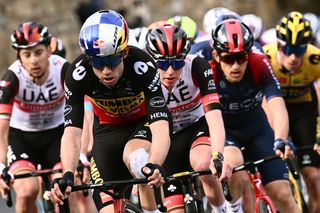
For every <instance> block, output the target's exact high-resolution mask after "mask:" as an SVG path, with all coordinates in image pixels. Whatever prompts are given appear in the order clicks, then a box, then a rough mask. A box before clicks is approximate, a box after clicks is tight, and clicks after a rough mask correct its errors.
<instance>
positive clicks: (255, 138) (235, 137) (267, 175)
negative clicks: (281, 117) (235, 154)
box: [225, 119, 289, 185]
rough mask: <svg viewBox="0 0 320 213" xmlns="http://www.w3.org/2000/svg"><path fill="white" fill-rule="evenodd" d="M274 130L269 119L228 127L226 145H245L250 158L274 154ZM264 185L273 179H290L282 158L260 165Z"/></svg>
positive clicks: (239, 146)
mask: <svg viewBox="0 0 320 213" xmlns="http://www.w3.org/2000/svg"><path fill="white" fill-rule="evenodd" d="M273 143H274V132H273V130H272V129H271V127H270V125H269V123H268V120H267V119H260V120H259V121H258V122H252V123H251V124H249V125H245V126H242V127H237V128H228V127H226V144H225V146H236V147H238V148H239V149H241V147H245V149H246V156H245V157H246V158H247V159H248V160H254V161H256V160H259V159H262V158H265V157H267V156H271V155H274V154H275V153H274V151H273ZM258 170H259V172H260V173H261V175H262V183H263V184H264V185H266V184H268V183H269V182H271V181H275V180H281V179H288V178H289V176H288V169H287V168H286V166H285V163H284V162H283V161H282V160H281V159H276V160H273V161H269V162H266V163H263V164H261V165H259V166H258Z"/></svg>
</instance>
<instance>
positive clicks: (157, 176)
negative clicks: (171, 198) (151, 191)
mask: <svg viewBox="0 0 320 213" xmlns="http://www.w3.org/2000/svg"><path fill="white" fill-rule="evenodd" d="M141 172H142V174H144V176H146V177H147V178H148V181H149V182H148V186H149V187H150V188H152V187H153V185H162V184H164V182H165V181H164V177H165V176H166V172H165V170H164V169H163V168H162V167H161V166H160V165H158V164H153V163H147V164H146V165H145V166H144V167H142V169H141Z"/></svg>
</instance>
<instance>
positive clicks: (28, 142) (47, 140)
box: [7, 125, 64, 169]
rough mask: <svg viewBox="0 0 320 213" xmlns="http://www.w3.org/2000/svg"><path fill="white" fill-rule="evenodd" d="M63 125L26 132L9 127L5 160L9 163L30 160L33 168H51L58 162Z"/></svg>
mask: <svg viewBox="0 0 320 213" xmlns="http://www.w3.org/2000/svg"><path fill="white" fill-rule="evenodd" d="M63 130H64V127H63V125H60V126H58V127H56V128H54V129H50V130H44V131H39V132H26V131H21V130H19V129H16V128H13V127H10V128H9V137H8V138H9V146H8V154H7V161H8V163H9V165H12V164H13V163H14V162H16V161H19V160H26V161H29V162H31V163H32V164H33V165H34V167H35V168H37V165H38V164H40V165H41V168H42V169H51V168H53V167H54V166H55V165H56V164H57V163H59V162H60V143H61V137H62V134H63Z"/></svg>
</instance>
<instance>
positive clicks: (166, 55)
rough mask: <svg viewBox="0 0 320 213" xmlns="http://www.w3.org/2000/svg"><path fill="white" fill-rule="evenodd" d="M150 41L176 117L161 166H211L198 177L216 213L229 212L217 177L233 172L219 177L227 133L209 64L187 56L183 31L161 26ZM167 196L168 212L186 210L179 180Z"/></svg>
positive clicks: (181, 169)
mask: <svg viewBox="0 0 320 213" xmlns="http://www.w3.org/2000/svg"><path fill="white" fill-rule="evenodd" d="M147 40H148V43H147V51H148V52H149V53H150V54H151V55H152V56H153V58H154V59H156V63H157V66H158V72H159V75H160V81H161V86H162V91H163V95H164V98H165V102H166V104H167V107H168V109H169V110H170V112H171V114H172V117H173V129H174V133H173V136H172V138H171V145H170V150H169V153H168V156H167V159H166V161H165V163H164V164H163V167H164V168H165V169H166V171H167V172H168V174H173V173H177V172H184V171H189V170H190V169H193V170H203V169H209V168H210V169H211V171H212V173H213V174H214V175H207V176H201V177H200V180H201V182H202V185H203V187H204V191H205V194H206V196H207V197H208V200H209V202H210V204H211V205H212V206H213V207H214V208H215V210H216V211H217V212H226V201H225V199H224V196H223V193H222V189H221V185H220V183H219V181H218V179H219V180H220V181H221V180H224V179H227V178H228V177H230V176H231V168H230V166H228V165H226V164H223V168H222V174H221V177H220V178H219V177H218V174H217V171H216V168H215V167H216V166H217V165H215V163H214V161H215V162H216V161H219V162H222V161H223V155H222V152H223V149H224V142H225V134H224V126H223V121H222V116H221V111H220V107H221V105H220V102H219V95H218V93H217V92H216V86H215V84H214V80H213V76H212V70H211V68H210V65H209V64H208V62H207V61H206V60H205V59H202V58H200V57H198V56H196V55H187V53H188V51H189V48H190V43H189V42H190V41H188V39H187V34H186V33H185V32H184V30H183V29H182V28H180V27H175V26H173V25H170V24H166V25H163V26H162V27H160V28H158V29H154V30H152V31H151V32H150V34H149V35H148V39H147ZM164 197H165V205H166V206H167V208H168V212H171V213H172V212H175V213H177V212H184V209H183V207H184V205H183V204H184V202H183V195H182V188H181V185H180V184H179V183H178V182H176V181H169V182H167V183H165V185H164Z"/></svg>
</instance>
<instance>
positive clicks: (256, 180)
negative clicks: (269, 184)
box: [249, 170, 277, 213]
mask: <svg viewBox="0 0 320 213" xmlns="http://www.w3.org/2000/svg"><path fill="white" fill-rule="evenodd" d="M249 177H250V181H251V183H252V185H253V188H254V194H255V196H256V201H255V208H256V212H257V213H259V212H260V211H259V201H260V200H263V201H264V202H266V203H267V204H268V205H269V206H270V208H271V212H272V213H276V212H277V210H276V208H275V207H274V205H273V203H272V201H271V199H270V198H269V196H268V195H267V194H266V192H265V190H264V187H263V185H262V182H261V174H260V172H259V171H258V170H256V172H255V173H253V174H251V173H250V174H249Z"/></svg>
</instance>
